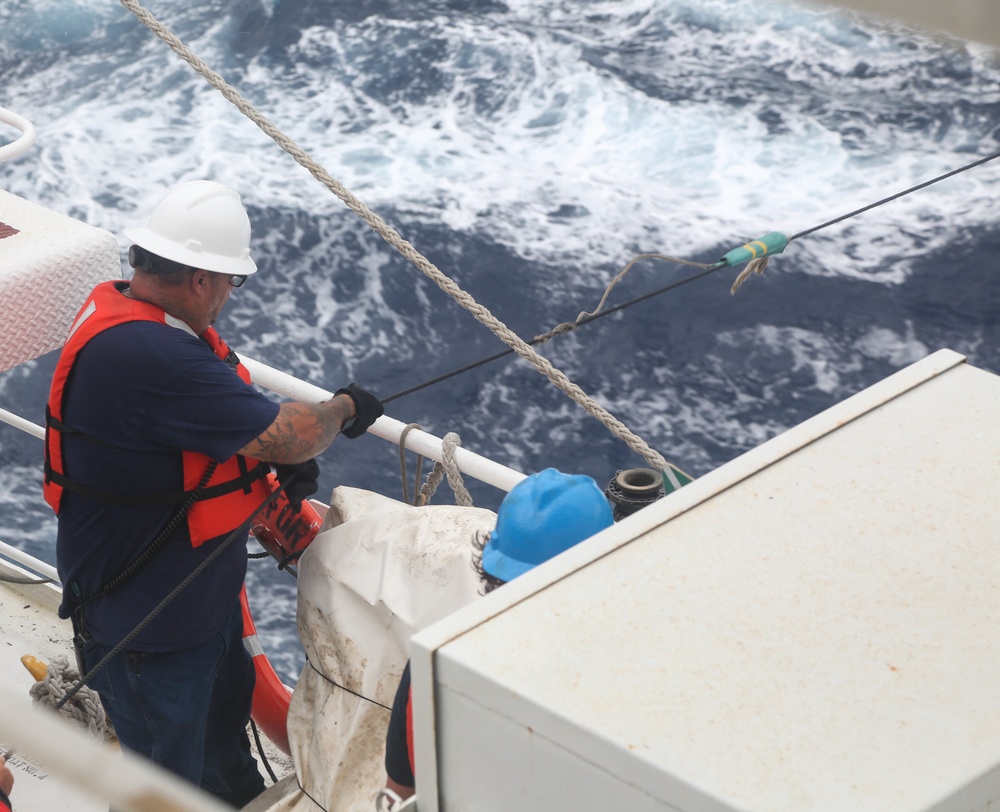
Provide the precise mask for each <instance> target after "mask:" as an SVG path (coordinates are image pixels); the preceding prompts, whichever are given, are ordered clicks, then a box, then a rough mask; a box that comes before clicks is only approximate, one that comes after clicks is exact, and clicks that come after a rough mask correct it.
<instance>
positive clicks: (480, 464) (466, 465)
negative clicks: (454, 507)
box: [0, 355, 525, 491]
mask: <svg viewBox="0 0 1000 812" xmlns="http://www.w3.org/2000/svg"><path fill="white" fill-rule="evenodd" d="M240 360H241V361H242V362H243V364H244V366H246V368H247V369H248V370H249V371H250V376H251V378H252V379H253V382H254V383H256V384H258V385H259V386H263V387H264V388H265V389H270V390H271V391H272V392H276V393H278V394H279V395H283V396H284V397H287V398H291V399H293V400H301V401H306V402H311V403H320V402H322V401H324V400H329V399H330V398H332V397H333V392H328V391H327V390H325V389H322V388H320V387H318V386H314V385H313V384H311V383H307V382H306V381H303V380H301V379H299V378H296V377H295V376H293V375H289V374H288V373H287V372H282V371H281V370H279V369H275V368H274V367H269V366H267V364H262V363H261V362H260V361H255V360H253V359H252V358H247V357H246V356H242V355H241V356H240ZM0 422H3V423H7V424H9V425H11V426H14V427H15V428H18V429H20V430H21V431H24V432H27V433H28V434H31V435H33V436H35V437H38V438H39V439H44V437H45V429H44V428H42V427H41V426H39V425H37V424H35V423H32V422H31V421H30V420H26V419H24V418H23V417H19V416H18V415H16V414H14V413H13V412H8V411H7V410H6V409H0ZM404 428H406V424H405V423H403V422H401V421H399V420H395V419H394V418H391V417H387V416H385V415H383V416H382V417H380V418H379V419H378V420H376V421H375V424H374V425H373V426H372V427H371V428H370V429H368V433H369V434H373V435H375V436H376V437H381V438H382V439H383V440H386V441H388V442H391V443H393V444H394V445H396V446H398V445H399V438H400V436H401V435H402V433H403V429H404ZM406 448H407V449H409V450H410V451H413V452H414V453H416V454H421V455H422V456H424V457H427V458H429V459H432V460H435V461H437V462H440V461H441V460H442V458H443V456H444V450H443V447H442V441H441V438H440V437H436V436H434V435H433V434H429V433H428V432H426V431H421V430H419V429H414V430H412V431H410V432H409V433H408V434H407V435H406ZM455 462H456V463H457V465H458V469H459V470H460V471H461V472H462V473H463V474H465V475H467V476H471V477H472V478H474V479H478V480H479V481H480V482H485V483H486V484H488V485H493V486H494V487H496V488H500V489H501V490H503V491H509V490H510V489H511V488H513V487H514V486H515V485H516V484H517V483H518V482H520V481H521V480H522V479H524V477H525V475H524V474H522V473H520V472H519V471H515V470H514V469H513V468H508V467H507V466H506V465H501V464H500V463H498V462H494V461H493V460H491V459H487V458H486V457H483V456H480V455H479V454H475V453H473V452H472V451H467V450H466V449H464V448H458V449H456V450H455Z"/></svg>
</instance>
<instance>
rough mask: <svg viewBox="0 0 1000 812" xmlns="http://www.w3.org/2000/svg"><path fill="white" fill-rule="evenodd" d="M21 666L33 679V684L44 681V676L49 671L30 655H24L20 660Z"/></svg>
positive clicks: (43, 664)
mask: <svg viewBox="0 0 1000 812" xmlns="http://www.w3.org/2000/svg"><path fill="white" fill-rule="evenodd" d="M21 665H23V666H24V667H25V668H27V669H28V672H29V673H30V674H31V676H33V677H34V678H35V682H41V681H42V680H43V679H45V675H46V673H48V670H49V667H48V666H47V665H46V664H45V663H43V662H42V661H41V660H39V659H38V658H37V657H35V656H33V655H31V654H25V655H24V656H23V657H22V658H21Z"/></svg>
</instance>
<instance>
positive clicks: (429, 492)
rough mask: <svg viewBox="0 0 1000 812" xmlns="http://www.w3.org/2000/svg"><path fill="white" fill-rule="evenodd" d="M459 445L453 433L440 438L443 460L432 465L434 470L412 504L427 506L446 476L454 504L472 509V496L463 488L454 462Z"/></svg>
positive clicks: (458, 438)
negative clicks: (453, 497) (453, 496)
mask: <svg viewBox="0 0 1000 812" xmlns="http://www.w3.org/2000/svg"><path fill="white" fill-rule="evenodd" d="M461 445H462V440H461V438H460V437H459V436H458V435H457V434H455V432H453V431H450V432H448V433H447V434H446V435H445V436H444V437H443V438H442V444H441V448H442V454H441V456H442V458H443V460H442V462H436V463H434V468H433V469H432V470H431V472H430V473H429V474H428V475H427V480H426V481H425V482H424V484H423V487H422V488H421V489H420V493H419V494H418V495H417V499H416V501H415V502H414V504H415V505H417V506H423V505H427V504H429V503H430V501H431V497H432V496H434V494H435V493H436V492H437V489H438V486H439V485H440V484H441V482H442V480H443V479H444V478H445V476H447V477H448V485H449V486H451V489H452V491H453V492H454V494H455V504H457V505H461V506H462V507H472V496H471V494H470V493H469V491H468V490H467V489H466V487H465V481H464V480H463V479H462V472H461V471H460V470H459V469H458V463H457V462H456V461H455V449H457V448H459V447H461Z"/></svg>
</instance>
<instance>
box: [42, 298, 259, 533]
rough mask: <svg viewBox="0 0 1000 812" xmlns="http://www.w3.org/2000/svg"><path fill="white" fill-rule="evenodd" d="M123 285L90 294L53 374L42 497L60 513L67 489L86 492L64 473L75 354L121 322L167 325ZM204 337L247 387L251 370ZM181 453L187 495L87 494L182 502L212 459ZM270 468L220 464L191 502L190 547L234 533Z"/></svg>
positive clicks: (213, 335) (238, 459)
mask: <svg viewBox="0 0 1000 812" xmlns="http://www.w3.org/2000/svg"><path fill="white" fill-rule="evenodd" d="M119 284H120V283H116V282H102V283H101V284H100V285H98V286H97V287H96V288H94V290H93V291H92V292H91V294H90V296H89V298H88V299H87V301H86V302H85V303H84V305H83V307H82V308H81V309H80V312H79V313H78V314H77V317H76V320H75V321H74V322H73V326H72V328H70V332H69V337H68V338H67V339H66V343H65V345H64V346H63V349H62V354H61V355H60V356H59V362H58V364H57V365H56V371H55V374H54V375H53V377H52V387H51V389H50V391H49V403H48V408H47V409H46V421H45V423H46V425H45V483H44V495H45V501H46V502H48V503H49V506H50V507H51V508H52V509H53V510H54V511H55V512H56V514H57V515H58V513H59V509H60V505H61V502H62V496H63V492H64V490H65V489H67V488H68V489H70V490H82V489H81V488H79V487H76V486H75V485H74V482H73V480H72V478H71V477H68V476H66V473H65V463H64V460H63V447H62V441H63V434H64V433H65V432H66V431H67V430H70V431H71V429H68V427H66V426H65V424H63V422H62V419H63V406H64V399H65V395H66V381H67V380H69V376H70V373H71V372H72V370H73V365H74V364H75V362H76V358H77V356H78V355H79V353H80V351H81V350H82V349H83V348H84V347H85V346H86V345H87V342H89V341H90V340H91V339H92V338H93V337H94V336H96V335H97V334H98V333H101V332H103V331H104V330H107V329H109V328H111V327H115V326H117V325H119V324H126V323H128V322H132V321H155V322H159V323H161V324H167V318H166V313H165V312H164V311H163V310H162V309H161V308H159V307H156V306H155V305H151V304H149V303H147V302H140V301H137V300H135V299H130V298H128V297H127V296H124V295H122V292H121V290H120V289H118V288H117V285H119ZM202 339H203V340H204V341H205V342H206V343H207V344H208V345H209V347H211V348H212V350H213V351H214V352H215V354H216V355H217V356H218V357H219V358H220V359H222V360H223V361H226V362H227V363H229V364H230V366H232V367H233V369H234V370H235V372H236V374H237V375H239V377H240V379H241V380H243V381H244V382H245V383H246V384H248V385H249V383H250V373H249V372H248V371H247V369H246V368H245V367H244V366H243V365H242V364H241V363H239V359H238V358H236V355H235V353H232V352H231V351H230V349H229V347H228V346H227V345H226V343H225V342H224V341H223V340H222V339H221V338H220V337H219V334H218V333H217V332H216V331H215V330H214V329H213V328H211V327H209V328H208V330H207V331H206V332H205V334H204V335H202ZM95 441H96V440H95ZM96 442H98V443H99V442H100V441H96ZM181 454H182V458H183V465H184V492H183V493H178V494H176V495H161V497H162V498H158V499H157V498H152V499H151V498H144V497H141V496H137V497H119V496H115V495H112V494H100V493H95V492H93V491H89V490H88V491H84V492H85V493H86V495H88V496H90V497H92V498H94V499H97V500H99V501H111V502H118V503H127V504H144V503H148V504H154V503H155V504H162V503H163V502H164V501H167V502H177V503H180V502H182V501H184V500H185V498H186V497H187V496H189V495H190V494H191V492H193V491H194V490H195V489H196V488H197V487H198V484H199V482H200V481H201V479H202V477H203V476H204V474H205V473H206V471H207V470H208V466H209V465H211V464H212V460H211V459H209V457H207V456H206V455H204V454H200V453H198V452H196V451H182V452H181ZM269 471H270V468H269V466H268V465H267V464H266V463H262V462H259V461H258V460H255V459H252V458H250V457H243V456H241V455H239V454H235V455H233V456H232V457H230V458H229V459H228V460H225V461H223V462H219V463H217V467H216V468H215V471H214V472H213V474H212V476H211V477H210V479H209V480H208V482H207V484H206V485H205V486H204V489H203V491H202V493H201V495H200V497H199V498H198V500H197V501H195V502H194V504H192V505H191V508H190V510H189V511H188V514H187V523H188V530H189V532H190V535H191V544H192V546H194V547H198V546H200V545H201V544H203V543H204V542H206V541H208V540H209V539H212V538H216V537H217V536H221V535H224V534H226V533H230V532H232V530H234V529H235V528H237V527H239V526H240V525H241V524H242V523H243V522H244V521H246V519H247V517H248V516H249V515H250V514H251V513H253V511H254V510H255V509H257V508H258V507H260V505H261V503H262V502H263V501H264V499H265V498H267V496H268V495H269V494H270V492H271V489H270V487H269V486H268V483H267V478H266V477H267V474H268V473H269Z"/></svg>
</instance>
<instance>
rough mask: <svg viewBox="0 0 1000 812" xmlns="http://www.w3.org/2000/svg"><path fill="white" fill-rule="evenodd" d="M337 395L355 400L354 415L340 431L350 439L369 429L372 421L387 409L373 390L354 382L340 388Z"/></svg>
mask: <svg viewBox="0 0 1000 812" xmlns="http://www.w3.org/2000/svg"><path fill="white" fill-rule="evenodd" d="M336 395H347V396H348V397H349V398H350V399H351V400H352V401H354V417H352V418H351V419H350V420H348V421H347V422H346V423H344V425H343V427H342V428H341V429H340V433H341V434H343V435H344V436H345V437H346V438H347V439H348V440H353V439H355V438H357V437H360V436H361V435H362V434H364V433H365V432H366V431H368V428H369V427H370V426H371V424H372V423H374V422H375V421H376V420H378V419H379V418H380V417H381V416H382V415H383V414H384V413H385V410H384V409H383V408H382V401H380V400H379V399H378V398H377V397H375V395H373V394H372V393H371V392H367V391H365V390H364V389H362V388H361V387H360V386H358V385H357V384H356V383H352V384H350V385H348V386H346V387H344V388H343V389H338V390H337V391H336V392H335V393H334V396H335V397H336Z"/></svg>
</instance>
